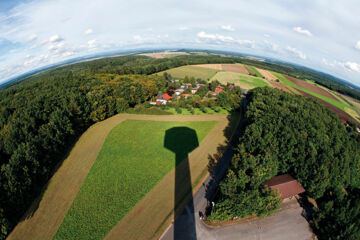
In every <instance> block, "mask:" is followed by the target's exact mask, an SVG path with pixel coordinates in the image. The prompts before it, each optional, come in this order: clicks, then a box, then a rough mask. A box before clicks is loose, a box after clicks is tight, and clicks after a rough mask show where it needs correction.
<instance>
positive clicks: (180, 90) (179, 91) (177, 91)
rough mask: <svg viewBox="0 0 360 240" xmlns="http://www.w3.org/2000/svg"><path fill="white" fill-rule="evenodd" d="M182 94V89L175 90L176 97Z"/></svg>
mask: <svg viewBox="0 0 360 240" xmlns="http://www.w3.org/2000/svg"><path fill="white" fill-rule="evenodd" d="M183 92H184V89H183V88H179V89H176V90H175V94H176V95H177V96H180V94H182V93H183Z"/></svg>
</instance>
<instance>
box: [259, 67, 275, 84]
mask: <svg viewBox="0 0 360 240" xmlns="http://www.w3.org/2000/svg"><path fill="white" fill-rule="evenodd" d="M256 70H258V72H259V73H260V74H261V75H263V76H264V77H265V79H266V80H269V81H276V79H277V77H275V76H274V75H272V74H271V73H270V72H269V71H267V70H264V69H261V68H256Z"/></svg>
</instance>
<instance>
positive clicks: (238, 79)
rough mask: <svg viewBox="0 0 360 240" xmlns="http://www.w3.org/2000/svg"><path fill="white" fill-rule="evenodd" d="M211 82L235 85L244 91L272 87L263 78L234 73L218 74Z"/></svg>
mask: <svg viewBox="0 0 360 240" xmlns="http://www.w3.org/2000/svg"><path fill="white" fill-rule="evenodd" d="M211 80H218V81H219V82H220V83H223V84H227V83H234V84H235V85H237V86H240V87H241V88H244V89H252V88H255V87H265V86H270V85H269V84H268V83H267V82H266V81H264V80H263V79H262V78H258V77H253V76H249V75H244V74H241V73H234V72H218V73H216V74H215V76H213V77H212V78H211Z"/></svg>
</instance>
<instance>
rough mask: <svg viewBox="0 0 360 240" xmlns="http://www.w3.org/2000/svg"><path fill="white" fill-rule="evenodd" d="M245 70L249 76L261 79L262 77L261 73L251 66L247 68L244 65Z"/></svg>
mask: <svg viewBox="0 0 360 240" xmlns="http://www.w3.org/2000/svg"><path fill="white" fill-rule="evenodd" d="M245 67H246V69H247V70H248V72H249V74H251V75H255V76H256V77H259V78H262V77H263V76H262V75H261V73H259V71H258V70H257V69H256V68H255V67H253V66H249V65H245Z"/></svg>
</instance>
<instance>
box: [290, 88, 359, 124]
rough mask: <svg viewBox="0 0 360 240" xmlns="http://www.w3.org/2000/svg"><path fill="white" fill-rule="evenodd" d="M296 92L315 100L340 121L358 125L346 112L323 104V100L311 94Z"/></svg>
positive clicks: (326, 103) (325, 103)
mask: <svg viewBox="0 0 360 240" xmlns="http://www.w3.org/2000/svg"><path fill="white" fill-rule="evenodd" d="M297 91H298V92H300V93H301V94H302V95H303V96H306V97H310V98H313V99H315V100H316V101H318V102H320V103H321V104H323V105H324V106H325V107H327V108H329V109H330V110H331V111H332V112H334V113H335V114H336V115H338V116H339V118H340V119H344V120H347V121H350V122H353V123H358V122H357V121H356V120H355V119H354V118H353V117H352V116H350V115H349V114H347V113H346V112H344V111H343V110H341V109H339V108H337V107H335V106H334V105H332V104H330V103H328V102H325V101H324V100H322V99H320V98H317V97H315V96H313V95H311V94H308V93H306V92H303V91H301V90H299V89H297Z"/></svg>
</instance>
